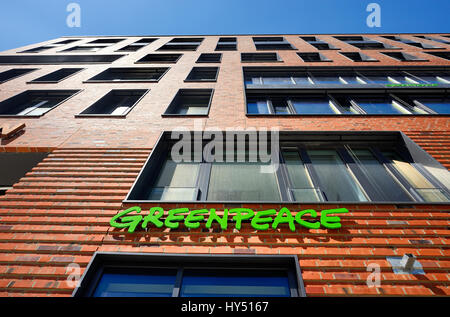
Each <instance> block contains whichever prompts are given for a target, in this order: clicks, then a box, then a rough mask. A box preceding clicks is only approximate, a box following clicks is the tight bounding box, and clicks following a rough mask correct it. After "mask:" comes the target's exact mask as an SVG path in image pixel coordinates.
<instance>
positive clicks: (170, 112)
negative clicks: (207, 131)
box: [161, 88, 214, 117]
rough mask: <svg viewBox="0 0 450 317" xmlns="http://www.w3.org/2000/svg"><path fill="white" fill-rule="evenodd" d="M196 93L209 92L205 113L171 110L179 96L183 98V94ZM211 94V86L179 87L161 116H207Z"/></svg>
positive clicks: (191, 94)
mask: <svg viewBox="0 0 450 317" xmlns="http://www.w3.org/2000/svg"><path fill="white" fill-rule="evenodd" d="M196 94H201V95H207V94H209V101H208V105H207V108H206V113H205V114H180V113H176V112H173V111H174V110H176V109H177V107H178V106H179V104H178V103H177V101H178V99H179V98H183V95H186V96H195V95H196ZM213 95H214V89H213V88H181V89H179V90H178V91H177V93H176V94H175V96H174V97H173V98H172V100H171V102H170V103H169V105H168V106H167V108H166V110H165V111H164V113H163V114H161V117H208V116H209V111H210V109H211V103H212V99H213Z"/></svg>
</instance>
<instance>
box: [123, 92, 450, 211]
mask: <svg viewBox="0 0 450 317" xmlns="http://www.w3.org/2000/svg"><path fill="white" fill-rule="evenodd" d="M279 101H280V100H275V101H274V102H272V107H280V108H281V110H282V108H283V107H284V106H283V104H282V103H279ZM316 101H319V100H316ZM319 102H320V101H319ZM320 105H321V106H322V105H323V106H326V103H321V104H320ZM282 111H283V110H282ZM187 133H188V135H189V137H188V136H185V135H183V133H181V134H177V135H178V136H179V138H183V141H186V140H191V141H187V142H188V144H186V145H185V146H184V147H183V154H182V155H181V153H180V148H179V145H178V144H177V142H178V141H179V140H178V138H175V139H174V136H173V134H170V133H169V132H167V133H164V134H163V135H162V137H161V138H160V141H159V143H158V144H157V145H156V147H155V149H154V150H153V152H152V154H151V155H150V158H149V159H148V160H147V163H146V164H145V166H144V167H143V170H142V171H141V173H140V174H139V177H138V179H137V180H136V182H135V184H134V186H133V188H132V189H131V191H130V192H129V194H128V196H127V198H126V199H125V202H126V203H140V202H144V201H158V202H160V201H166V202H175V201H176V202H177V203H180V202H188V201H191V202H192V201H202V202H203V201H205V202H222V203H223V202H234V203H242V202H273V203H275V202H280V201H299V202H318V201H333V202H338V201H340V202H367V201H379V202H382V201H385V202H413V201H416V202H445V201H450V192H449V188H447V187H446V186H445V185H443V183H442V182H441V180H445V178H446V177H448V175H449V174H448V171H447V170H446V169H445V168H444V167H442V166H441V165H440V164H439V163H438V162H436V160H435V159H434V158H432V157H431V156H429V155H428V154H426V153H425V152H423V151H422V150H421V149H420V148H419V147H418V146H417V145H415V144H414V142H412V141H411V140H410V139H407V137H406V136H404V135H403V134H400V133H396V132H376V133H375V132H374V133H371V134H370V135H369V134H365V133H361V132H330V131H326V132H292V131H289V132H280V134H279V139H277V140H279V142H278V143H277V147H272V146H271V144H270V142H269V144H265V145H264V146H265V147H264V148H266V149H271V153H267V151H266V152H264V153H263V154H261V151H259V153H257V151H256V150H255V149H257V148H260V146H262V145H261V144H260V142H261V140H259V137H258V136H257V134H256V133H251V132H235V133H234V134H233V133H232V132H230V131H227V135H226V136H225V135H221V133H222V134H224V133H225V132H220V131H217V132H215V134H214V140H210V139H208V140H203V141H204V142H203V145H202V146H201V147H200V148H198V145H199V144H198V143H197V145H195V144H194V143H193V142H194V141H193V137H192V134H193V133H194V132H191V133H189V132H187ZM229 133H232V135H231V136H230V135H229ZM218 134H219V137H218ZM231 137H233V138H232V139H233V140H243V143H242V144H241V145H239V144H238V145H237V146H236V145H235V147H233V146H230V144H227V146H226V147H225V146H224V144H222V143H218V144H216V143H215V142H216V141H218V140H219V141H220V140H229V139H230V138H231ZM245 140H247V141H245ZM264 141H265V139H264ZM189 142H190V143H189ZM173 146H176V149H175V148H174V149H172V147H173ZM211 149H215V151H211ZM218 149H221V150H220V151H218ZM185 151H189V152H188V153H186V152H185ZM174 153H176V154H180V155H178V156H173V155H174ZM392 153H395V154H392ZM419 153H420V155H418V154H419ZM281 154H282V156H281ZM262 155H263V156H262ZM264 155H268V157H264ZM422 155H425V156H426V157H424V156H422ZM413 157H414V158H415V159H414V160H413ZM263 158H264V159H263ZM274 158H278V159H277V160H274ZM422 164H424V165H422ZM431 167H432V168H431ZM432 170H435V171H434V172H433V173H432V172H431V171H432ZM437 170H438V171H439V173H436V171H437ZM440 173H441V174H440Z"/></svg>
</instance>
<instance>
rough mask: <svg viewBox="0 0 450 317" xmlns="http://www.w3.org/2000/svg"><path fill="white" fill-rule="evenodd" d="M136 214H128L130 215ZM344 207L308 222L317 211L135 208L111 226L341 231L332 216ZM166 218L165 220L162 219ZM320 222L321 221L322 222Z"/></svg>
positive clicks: (127, 211)
mask: <svg viewBox="0 0 450 317" xmlns="http://www.w3.org/2000/svg"><path fill="white" fill-rule="evenodd" d="M132 212H134V213H136V214H137V215H136V214H135V215H129V214H130V213H132ZM347 212H348V210H347V209H345V208H338V209H327V210H322V211H321V212H320V218H319V219H320V221H316V222H309V221H307V220H304V219H303V217H304V216H306V215H309V217H310V218H317V212H316V211H315V210H314V209H307V210H302V211H299V212H297V213H296V214H295V215H293V214H292V213H291V211H290V210H289V209H288V208H286V207H283V208H281V209H280V210H279V211H276V210H275V209H269V210H263V211H258V212H255V211H253V210H252V209H248V208H234V209H229V210H228V209H225V210H224V211H223V214H222V215H220V216H219V215H218V214H217V213H216V210H215V209H209V210H208V209H198V210H191V211H189V208H176V209H171V210H169V211H168V212H167V213H166V212H165V211H164V209H163V208H162V207H152V208H150V211H149V213H148V214H147V215H139V214H140V213H141V207H139V206H135V207H131V208H128V209H126V210H123V211H121V212H119V213H118V214H117V215H115V216H114V217H112V219H111V221H110V222H109V224H110V225H111V227H114V228H128V232H134V231H135V229H136V228H137V226H138V225H141V227H142V228H144V229H145V228H147V226H148V225H149V224H152V225H153V226H155V227H157V228H161V227H163V226H165V227H167V228H171V229H176V228H178V227H179V226H180V223H181V222H184V225H185V226H186V227H187V228H193V229H195V228H198V227H200V222H205V221H206V224H205V227H206V228H211V225H212V224H213V222H217V223H218V224H219V225H220V227H221V229H222V230H226V229H227V228H228V222H229V221H233V222H235V228H236V229H238V230H240V229H241V226H242V222H243V221H249V222H250V223H251V226H252V227H253V228H254V229H256V230H268V229H269V228H270V227H271V228H272V229H276V228H277V227H278V226H279V225H280V224H284V223H287V224H288V225H289V229H290V230H291V231H295V229H296V226H297V225H299V226H301V227H305V228H309V229H319V228H320V227H323V228H327V229H339V228H340V227H341V226H342V225H341V219H340V218H339V217H337V216H333V214H341V213H347ZM163 216H165V218H164V219H163ZM319 219H318V220H319Z"/></svg>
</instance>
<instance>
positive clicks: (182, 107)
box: [163, 89, 213, 116]
mask: <svg viewBox="0 0 450 317" xmlns="http://www.w3.org/2000/svg"><path fill="white" fill-rule="evenodd" d="M212 95H213V89H180V90H179V91H178V92H177V94H176V96H175V98H174V99H173V100H172V102H171V103H170V105H169V106H168V107H167V110H166V112H165V113H164V114H163V115H167V116H186V115H187V116H189V115H193V116H206V115H208V113H209V108H210V105H211V100H212Z"/></svg>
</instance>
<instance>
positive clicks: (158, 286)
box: [94, 269, 176, 297]
mask: <svg viewBox="0 0 450 317" xmlns="http://www.w3.org/2000/svg"><path fill="white" fill-rule="evenodd" d="M175 277H176V271H175V270H173V271H169V270H157V269H156V270H153V272H152V273H151V274H145V275H144V274H117V273H103V275H102V277H101V279H100V281H99V283H98V285H97V288H96V289H95V292H94V297H171V296H172V292H173V288H174V285H175Z"/></svg>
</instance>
